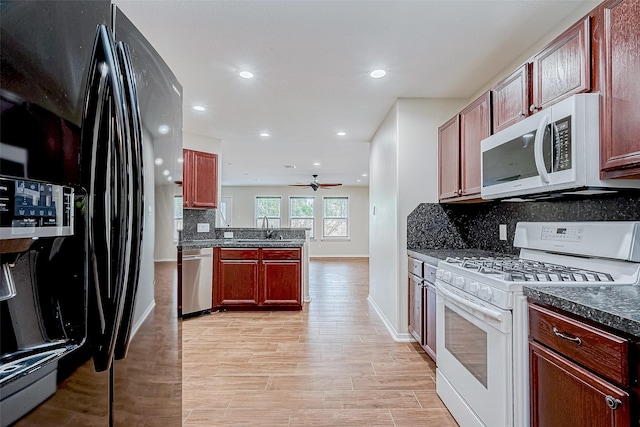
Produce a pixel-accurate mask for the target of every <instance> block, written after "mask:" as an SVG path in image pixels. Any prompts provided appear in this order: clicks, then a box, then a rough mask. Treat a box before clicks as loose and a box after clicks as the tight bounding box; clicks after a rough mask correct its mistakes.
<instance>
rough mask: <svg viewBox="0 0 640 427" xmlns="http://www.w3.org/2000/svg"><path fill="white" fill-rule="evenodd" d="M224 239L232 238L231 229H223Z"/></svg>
mask: <svg viewBox="0 0 640 427" xmlns="http://www.w3.org/2000/svg"><path fill="white" fill-rule="evenodd" d="M224 238H225V239H233V231H225V232H224Z"/></svg>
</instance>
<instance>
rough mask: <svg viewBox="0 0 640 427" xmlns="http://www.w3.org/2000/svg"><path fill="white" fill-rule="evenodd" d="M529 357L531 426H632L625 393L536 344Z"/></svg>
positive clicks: (532, 346) (627, 398) (530, 346)
mask: <svg viewBox="0 0 640 427" xmlns="http://www.w3.org/2000/svg"><path fill="white" fill-rule="evenodd" d="M529 354H530V369H531V379H532V381H531V425H532V426H540V427H543V426H544V427H561V426H581V427H582V426H584V427H588V426H593V427H606V426H612V427H613V426H615V427H623V426H630V425H631V415H630V409H631V408H630V398H629V394H628V393H626V392H625V391H624V390H622V389H620V388H618V387H616V386H614V385H613V384H611V383H609V382H607V381H605V380H603V379H602V378H600V377H598V376H596V375H594V374H593V373H591V372H590V371H587V370H586V369H584V368H582V367H580V366H578V365H577V364H575V363H573V362H571V361H570V360H568V359H565V358H564V357H562V356H559V355H558V354H556V353H555V352H552V351H550V350H548V349H546V348H545V347H543V346H541V345H539V344H537V343H535V342H530V343H529ZM614 407H615V409H614Z"/></svg>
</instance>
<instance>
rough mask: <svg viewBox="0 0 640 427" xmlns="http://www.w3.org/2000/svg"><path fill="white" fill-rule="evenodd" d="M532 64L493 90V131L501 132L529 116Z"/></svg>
mask: <svg viewBox="0 0 640 427" xmlns="http://www.w3.org/2000/svg"><path fill="white" fill-rule="evenodd" d="M529 67H530V64H529V63H526V64H524V65H523V66H522V67H520V68H518V69H517V70H516V71H514V72H513V73H512V74H511V75H510V76H508V77H506V78H504V79H502V80H501V81H499V82H498V83H497V84H496V85H495V86H494V88H493V89H492V90H491V110H492V114H493V131H494V132H499V131H501V130H502V129H505V128H508V127H509V126H511V125H512V124H514V123H516V122H519V121H520V120H522V119H524V118H525V117H527V116H528V115H529V105H531V103H530V102H529V92H530V87H531V86H530V85H531V82H530V75H531V73H530V72H529Z"/></svg>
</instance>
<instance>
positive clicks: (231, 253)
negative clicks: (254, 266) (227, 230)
mask: <svg viewBox="0 0 640 427" xmlns="http://www.w3.org/2000/svg"><path fill="white" fill-rule="evenodd" d="M219 258H220V259H258V249H226V248H224V249H223V248H220V252H219Z"/></svg>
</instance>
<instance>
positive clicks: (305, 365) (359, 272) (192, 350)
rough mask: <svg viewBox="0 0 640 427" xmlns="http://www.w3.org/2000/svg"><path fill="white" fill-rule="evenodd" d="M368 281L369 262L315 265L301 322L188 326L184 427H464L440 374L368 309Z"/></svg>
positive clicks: (229, 315) (214, 317) (201, 320)
mask: <svg viewBox="0 0 640 427" xmlns="http://www.w3.org/2000/svg"><path fill="white" fill-rule="evenodd" d="M368 274H369V265H368V260H367V259H312V260H311V262H310V280H311V282H310V293H311V297H312V301H311V303H308V304H305V305H304V308H303V310H302V311H300V312H292V311H249V312H242V311H227V312H217V313H212V314H210V315H205V316H201V317H197V318H192V319H188V320H185V321H184V322H183V324H182V326H183V330H182V335H183V344H182V350H183V399H182V402H183V412H182V414H183V421H184V425H185V426H213V425H215V426H253V425H266V426H273V427H277V426H287V427H296V426H322V427H330V426H388V427H400V426H404V427H410V426H428V425H433V426H439V427H449V426H456V425H457V424H456V423H455V421H454V420H453V418H452V417H451V415H450V414H449V412H448V411H447V409H446V408H445V406H444V405H443V404H442V401H441V400H440V399H439V398H438V396H437V394H436V392H435V364H434V363H433V362H432V361H431V359H429V358H428V357H427V355H426V354H425V353H424V351H423V350H422V349H421V348H420V347H419V346H418V345H417V344H415V343H398V342H394V341H393V340H392V339H391V337H390V336H389V334H388V332H387V330H386V328H385V326H384V324H383V323H382V321H381V320H380V319H379V317H378V316H377V314H376V313H375V311H374V310H373V308H372V307H371V306H369V303H368V302H367V297H368V292H369V289H368V283H369V276H368Z"/></svg>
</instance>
